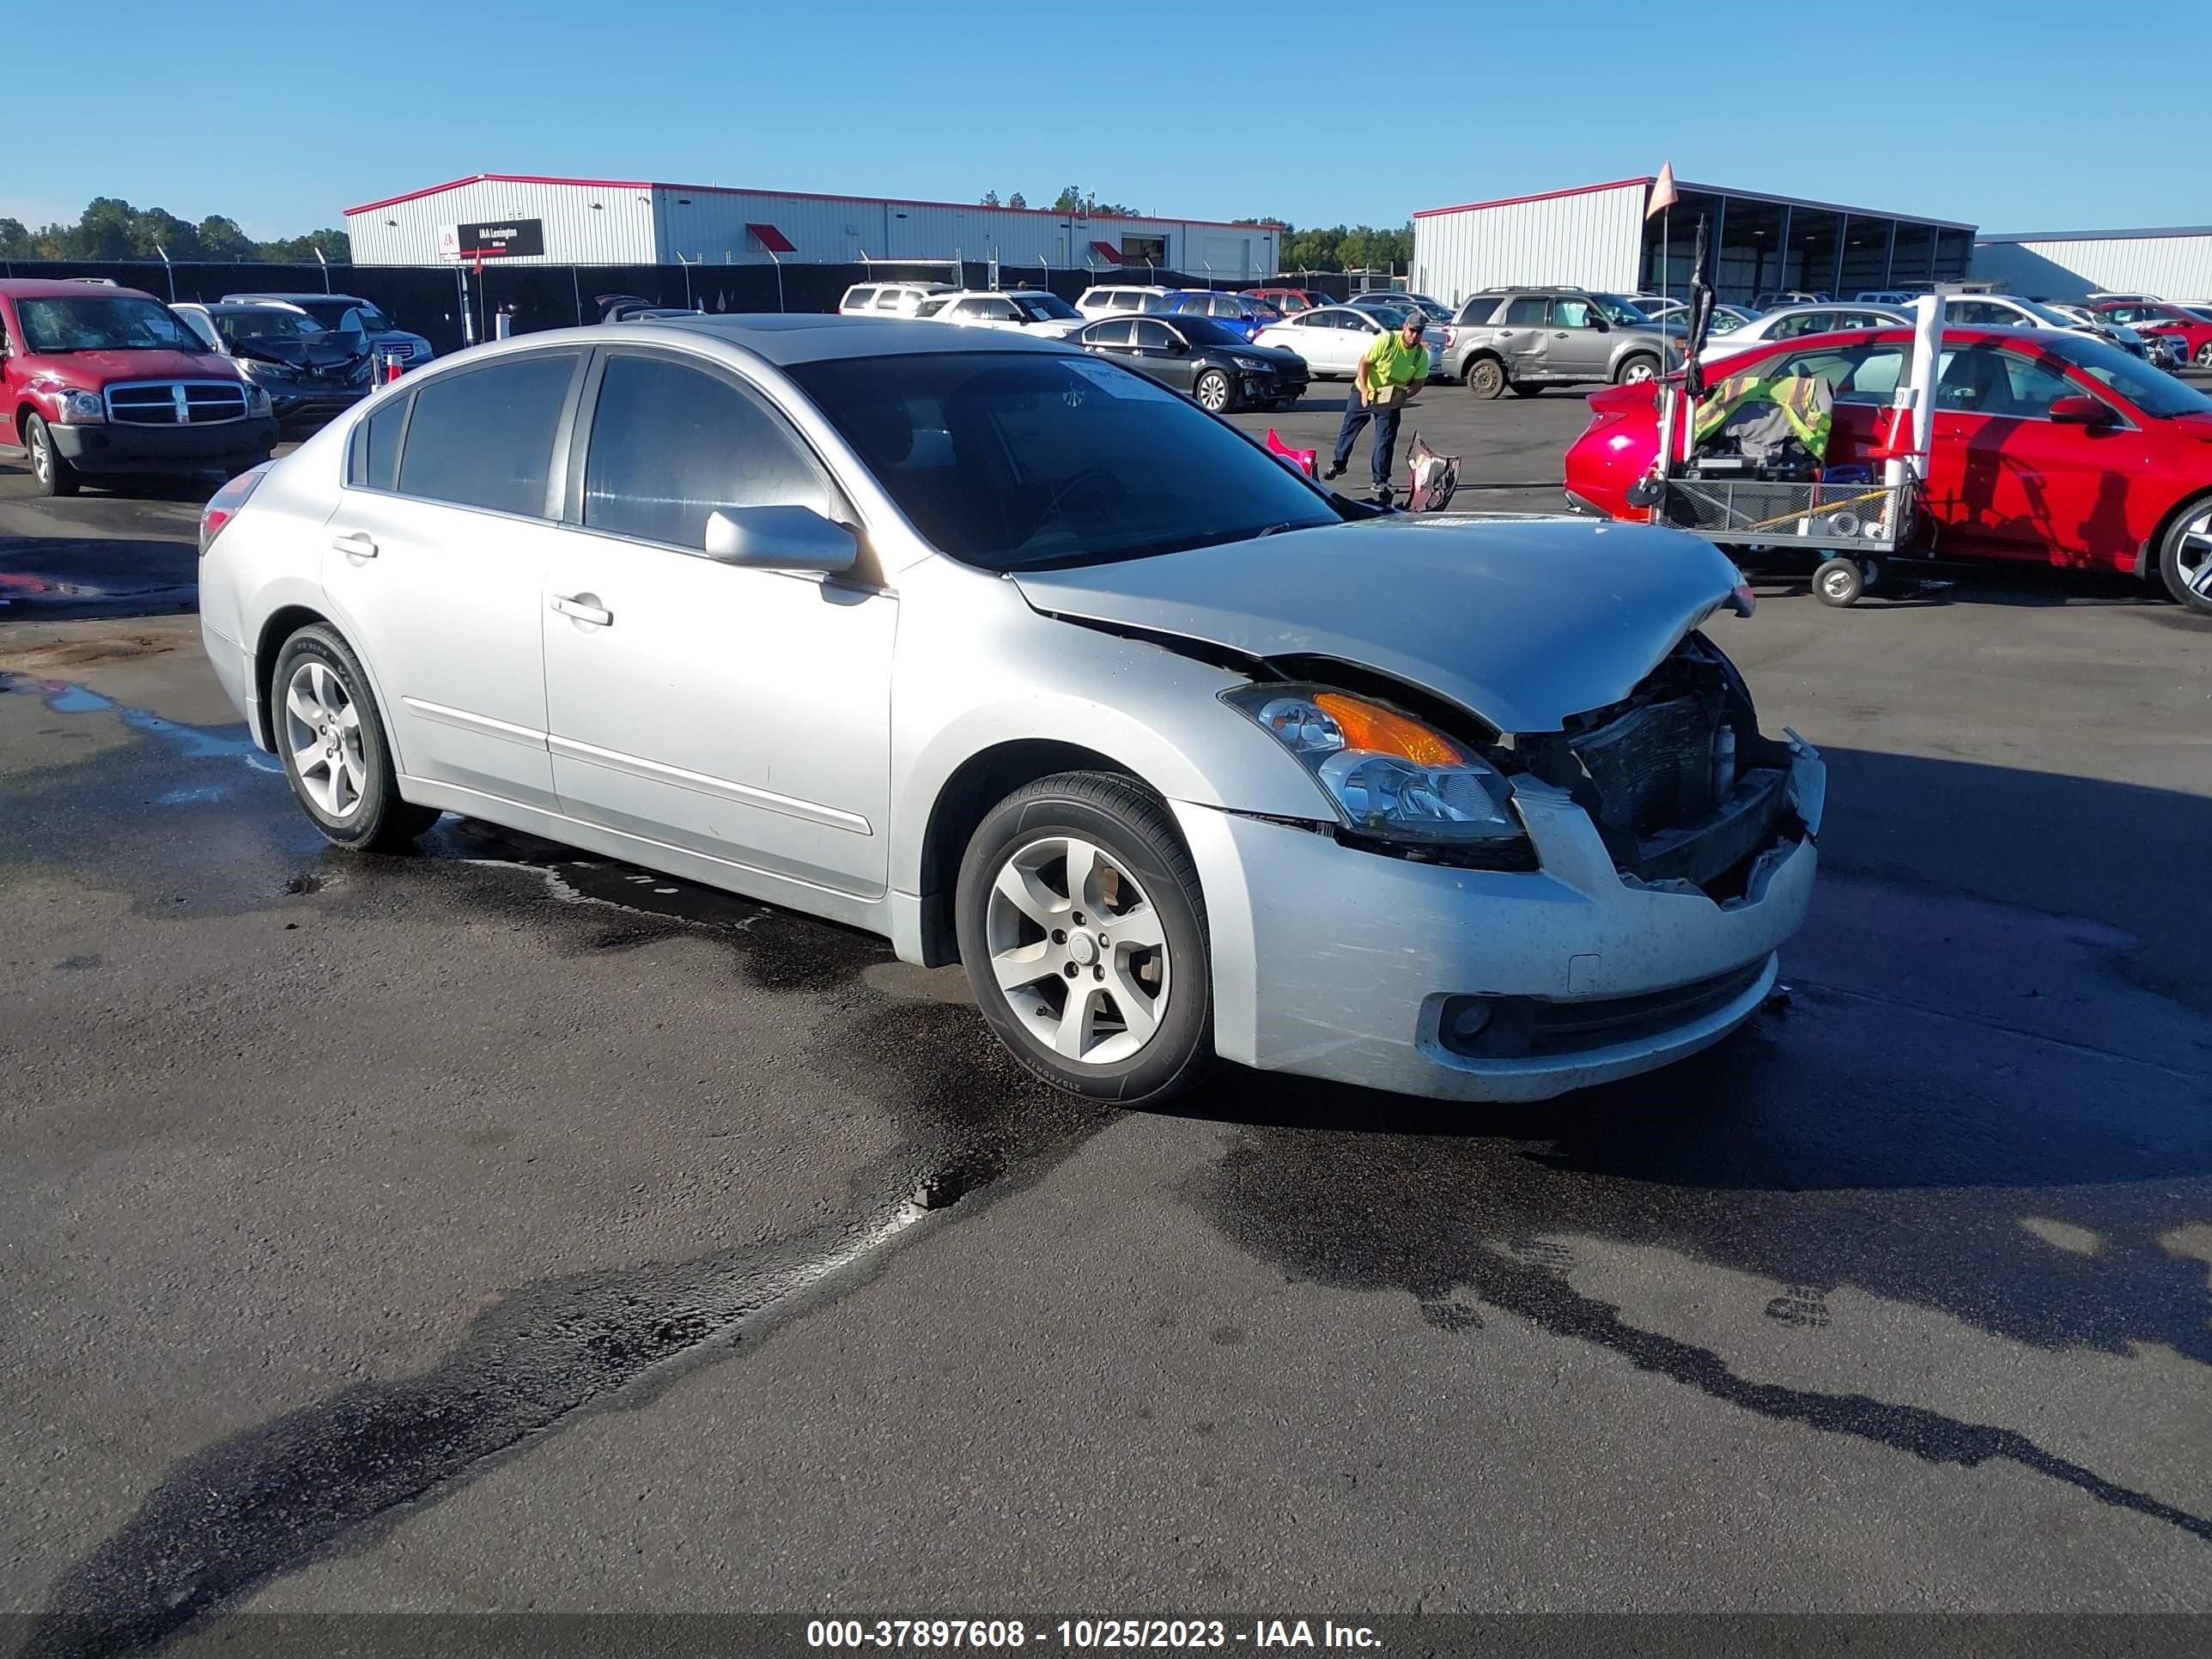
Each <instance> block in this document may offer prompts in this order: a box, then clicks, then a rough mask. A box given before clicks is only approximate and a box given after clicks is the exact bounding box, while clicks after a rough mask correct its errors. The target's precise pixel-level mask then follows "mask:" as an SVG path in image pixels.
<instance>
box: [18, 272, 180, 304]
mask: <svg viewBox="0 0 2212 1659" xmlns="http://www.w3.org/2000/svg"><path fill="white" fill-rule="evenodd" d="M95 292H96V293H98V294H99V295H100V296H101V297H102V298H103V299H109V300H112V299H115V298H117V297H118V296H120V295H126V294H127V295H131V296H132V297H133V298H135V299H140V300H154V299H156V298H157V296H156V295H151V294H149V293H147V292H146V290H145V289H142V288H121V287H117V288H109V287H108V286H106V284H105V283H98V284H95V283H79V282H75V281H72V280H71V279H70V278H69V277H66V276H6V277H0V294H5V295H10V296H11V297H13V298H15V299H18V300H82V299H84V298H85V297H86V296H87V295H88V293H95Z"/></svg>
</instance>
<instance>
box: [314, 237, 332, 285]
mask: <svg viewBox="0 0 2212 1659" xmlns="http://www.w3.org/2000/svg"><path fill="white" fill-rule="evenodd" d="M315 263H316V264H319V265H320V266H321V267H322V268H323V292H324V293H325V294H328V293H329V292H330V291H331V262H330V261H329V260H328V259H325V258H323V251H322V249H320V248H317V249H316V250H315Z"/></svg>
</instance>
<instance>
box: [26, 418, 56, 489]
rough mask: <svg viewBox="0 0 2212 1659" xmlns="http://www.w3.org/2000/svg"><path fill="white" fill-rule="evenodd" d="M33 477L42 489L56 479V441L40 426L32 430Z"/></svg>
mask: <svg viewBox="0 0 2212 1659" xmlns="http://www.w3.org/2000/svg"><path fill="white" fill-rule="evenodd" d="M31 476H32V477H33V478H35V479H37V480H38V483H39V488H40V489H45V488H46V486H47V485H48V484H50V483H52V482H53V479H54V441H53V440H52V438H49V437H48V436H47V435H46V428H44V427H40V426H34V427H33V428H31Z"/></svg>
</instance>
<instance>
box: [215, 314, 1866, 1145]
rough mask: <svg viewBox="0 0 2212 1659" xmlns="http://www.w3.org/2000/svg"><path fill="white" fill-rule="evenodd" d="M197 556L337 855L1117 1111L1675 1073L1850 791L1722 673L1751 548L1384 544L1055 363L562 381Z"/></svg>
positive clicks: (387, 409) (893, 327)
mask: <svg viewBox="0 0 2212 1659" xmlns="http://www.w3.org/2000/svg"><path fill="white" fill-rule="evenodd" d="M201 538H202V548H203V553H204V558H203V562H202V565H201V572H202V578H201V617H202V625H203V629H204V640H205V644H206V648H207V653H208V656H209V659H210V661H211V662H212V663H213V665H214V666H215V669H216V673H217V675H218V676H219V677H220V678H221V680H222V684H223V685H224V687H225V688H226V689H227V690H228V693H229V695H230V696H231V698H232V700H233V701H234V702H235V703H236V704H237V706H238V708H240V711H241V712H242V713H243V714H245V716H246V720H248V722H249V723H250V726H251V729H252V733H253V737H254V738H255V740H256V741H257V742H258V743H259V744H261V745H262V746H264V748H267V749H270V750H273V751H274V752H275V753H276V754H277V755H278V756H279V757H281V758H282V761H283V768H284V772H285V775H286V776H287V778H288V779H289V781H290V784H291V787H292V789H293V791H294V792H295V794H296V795H297V797H298V799H299V802H300V805H301V806H302V807H303V808H304V809H305V811H306V812H307V817H309V818H310V819H311V820H312V821H313V823H314V825H315V827H316V828H317V829H319V830H320V831H321V832H322V834H323V835H324V836H326V837H328V838H329V839H330V840H331V841H332V842H337V844H339V845H340V846H343V847H348V848H388V847H391V846H393V845H396V844H398V843H401V842H405V841H407V840H408V839H410V838H411V837H412V836H416V835H418V834H420V833H421V832H422V830H423V829H426V828H427V827H428V825H429V824H430V823H431V822H432V821H433V820H434V819H435V817H437V816H438V814H439V813H440V812H441V811H455V812H461V813H466V814H468V815H471V816H472V817H479V818H483V819H489V820H491V821H493V822H495V823H502V824H507V825H511V826H513V827H515V828H518V829H524V830H528V831H532V832H534V833H537V834H539V835H542V836H548V837H550V838H552V839H555V840H557V841H561V842H567V843H569V844H572V845H574V846H578V847H581V848H589V849H591V850H592V851H594V852H596V853H599V854H605V855H609V856H612V857H616V858H620V859H623V860H629V861H632V862H634V863H636V864H640V865H643V866H648V867H650V868H653V869H655V870H660V871H665V872H669V873H671V874H673V875H678V876H682V877H686V878H691V879H693V880H696V881H698V882H702V883H705V884H710V885H713V886H715V887H720V888H726V889H729V890H733V891H736V892H739V893H744V894H747V895H750V896H753V897H756V898H758V899H762V900H765V901H769V902H775V903H778V904H782V905H787V906H789V907H791V908H794V909H799V910H803V911H807V912H811V913H812V914H814V915H820V916H825V917H829V918H832V919H834V920H836V921H841V922H845V923H848V924H851V925H853V926H855V927H863V928H867V929H872V930H873V931H875V932H877V933H882V934H884V935H886V936H888V937H889V939H890V940H891V942H892V944H893V945H894V947H895V948H896V951H897V952H898V954H899V955H900V956H901V957H904V958H905V959H907V960H908V961H910V962H914V963H924V964H935V963H949V962H952V961H956V960H957V961H958V962H960V963H963V965H964V968H965V970H966V973H967V976H968V978H969V981H970V983H971V984H972V985H973V987H974V989H975V996H976V999H977V1000H978V1002H979V1003H980V1004H981V1011H982V1013H983V1017H984V1018H986V1019H987V1020H988V1021H989V1022H990V1024H991V1025H992V1026H993V1028H994V1030H996V1031H997V1033H998V1034H999V1036H1000V1037H1002V1038H1003V1039H1004V1040H1005V1042H1006V1044H1007V1046H1008V1047H1009V1048H1011V1049H1012V1051H1013V1052H1014V1053H1015V1054H1017V1055H1018V1056H1019V1057H1020V1058H1021V1060H1023V1061H1024V1062H1025V1063H1026V1064H1027V1065H1028V1066H1030V1067H1031V1068H1032V1069H1033V1070H1034V1071H1035V1072H1036V1073H1038V1074H1039V1075H1040V1076H1042V1077H1043V1078H1045V1079H1048V1080H1050V1081H1051V1082H1053V1083H1055V1084H1057V1085H1060V1086H1061V1087H1064V1088H1066V1089H1069V1090H1073V1091H1080V1092H1083V1093H1085V1094H1089V1095H1093V1096H1097V1097H1104V1098H1109V1099H1114V1100H1118V1101H1122V1102H1127V1103H1143V1102H1149V1101H1157V1100H1160V1099H1163V1098H1164V1097H1167V1096H1169V1095H1171V1094H1173V1093H1174V1092H1176V1091H1177V1090H1179V1089H1181V1088H1182V1087H1184V1086H1186V1085H1188V1084H1189V1083H1191V1082H1192V1081H1193V1080H1194V1079H1196V1078H1198V1077H1200V1075H1202V1074H1203V1073H1205V1071H1206V1068H1207V1067H1208V1066H1211V1065H1212V1063H1213V1062H1214V1061H1215V1060H1217V1059H1219V1060H1230V1061H1236V1062H1239V1063H1242V1064H1244V1065H1248V1066H1261V1067H1271V1068H1274V1069H1279V1070H1282V1071H1286V1072H1296V1073H1306V1074H1309V1075H1312V1076H1316V1077H1322V1078H1329V1079H1342V1080H1344V1081H1346V1082H1352V1083H1358V1084H1364V1085H1370V1086H1375V1087H1380V1088H1385V1089H1392V1090H1398V1091H1406V1092H1409V1093H1413V1094H1421V1095H1429V1096H1434V1097H1449V1098H1458V1099H1530V1098H1536V1097H1544V1096H1549V1095H1554V1094H1558V1093H1559V1092H1561V1091H1565V1090H1568V1089H1571V1088H1575V1087H1577V1086H1580V1085H1585V1084H1591V1083H1596V1082H1600V1081H1602V1080H1604V1079H1611V1078H1617V1077H1621V1076H1625V1075H1627V1074H1629V1073H1635V1072H1639V1071H1643V1070H1645V1069H1648V1068H1650V1067H1651V1066H1657V1065H1660V1064H1662V1063H1664V1062H1666V1061H1668V1060H1674V1059H1675V1058H1678V1057H1679V1056H1681V1055H1684V1054H1689V1053H1692V1051H1694V1050H1697V1049H1699V1048H1704V1047H1705V1046H1706V1045H1708V1044H1710V1043H1712V1042H1717V1040H1719V1039H1720V1038H1721V1037H1722V1036H1724V1035H1725V1034H1726V1033H1727V1032H1729V1030H1733V1029H1734V1028H1735V1026H1737V1025H1738V1024H1741V1023H1742V1022H1743V1021H1744V1020H1745V1019H1747V1018H1749V1017H1750V1016H1751V1014H1752V1013H1753V1012H1754V1011H1755V1010H1756V1008H1757V1007H1758V1006H1759V1002H1760V1000H1761V999H1762V998H1763V997H1764V996H1765V994H1766V992H1767V990H1768V988H1769V987H1770V986H1771V984H1772V982H1773V979H1774V975H1775V972H1776V959H1777V958H1776V952H1777V951H1778V948H1779V947H1780V945H1782V943H1783V942H1784V940H1785V939H1788V938H1789V937H1790V934H1791V933H1794V932H1795V931H1796V928H1797V927H1798V925H1799V923H1800V922H1801V921H1802V919H1803V917H1804V915H1805V910H1806V906H1807V902H1808V897H1809V894H1810V890H1811V886H1812V882H1813V873H1814V846H1813V839H1812V838H1813V834H1814V830H1815V829H1816V828H1817V826H1818V823H1819V821H1820V805H1821V797H1822V789H1823V782H1822V779H1823V774H1822V769H1821V766H1820V761H1819V759H1818V758H1817V757H1815V756H1814V753H1813V752H1812V751H1811V750H1809V749H1808V748H1806V747H1805V746H1804V745H1803V744H1801V743H1799V742H1798V741H1797V740H1796V738H1794V737H1780V738H1778V737H1771V736H1768V735H1766V734H1764V733H1762V732H1760V730H1759V725H1758V722H1757V719H1756V716H1755V714H1754V713H1753V708H1752V704H1751V700H1750V696H1749V694H1748V692H1747V690H1746V689H1745V687H1744V684H1743V682H1742V681H1741V678H1739V677H1738V676H1737V674H1736V672H1735V669H1734V668H1733V667H1732V666H1731V665H1729V661H1728V659H1726V658H1725V657H1724V656H1723V654H1722V653H1721V652H1720V650H1719V649H1718V648H1717V647H1716V646H1715V645H1714V644H1713V642H1712V641H1711V640H1709V639H1708V638H1707V637H1706V636H1705V634H1704V633H1703V632H1702V631H1701V630H1702V629H1703V628H1704V626H1705V623H1706V622H1707V621H1708V619H1709V618H1711V617H1713V616H1714V615H1715V613H1716V612H1717V611H1722V610H1723V609H1728V608H1735V609H1737V610H1739V611H1743V612H1746V613H1747V612H1748V611H1749V608H1750V602H1749V599H1748V595H1747V593H1746V592H1743V591H1742V590H1741V588H1740V586H1739V578H1738V576H1737V574H1736V573H1735V570H1734V568H1732V567H1731V566H1730V565H1729V562H1728V561H1727V560H1726V559H1725V558H1724V557H1723V556H1721V555H1720V554H1719V553H1718V552H1717V551H1716V550H1714V549H1713V548H1712V547H1711V545H1709V544H1706V543H1705V542H1702V541H1699V540H1695V539H1692V538H1689V537H1687V536H1683V535H1679V534H1676V533H1674V532H1669V531H1663V530H1656V529H1650V528H1647V527H1643V526H1624V525H1613V526H1590V525H1586V524H1583V523H1579V522H1575V521H1570V520H1516V519H1500V520H1494V521H1483V520H1478V519H1460V520H1413V519H1409V518H1407V517H1403V516H1400V515H1395V514H1389V513H1376V511H1375V510H1374V509H1370V508H1366V507H1358V506H1356V505H1354V504H1352V503H1348V502H1344V501H1339V500H1337V499H1336V498H1334V496H1332V495H1329V494H1328V492H1326V491H1324V490H1322V489H1317V488H1316V487H1315V486H1314V485H1313V484H1312V483H1310V482H1309V481H1307V480H1306V479H1304V478H1303V477H1300V476H1298V475H1297V474H1296V473H1295V472H1293V471H1291V470H1290V469H1289V468H1287V467H1286V466H1285V465H1282V464H1281V463H1279V461H1277V460H1276V459H1273V458H1272V457H1270V456H1269V455H1268V454H1267V453H1266V452H1265V451H1264V450H1262V449H1261V448H1260V447H1258V446H1257V445H1256V444H1255V443H1254V442H1252V441H1250V440H1249V439H1248V438H1246V437H1245V436H1244V435H1242V434H1241V433H1239V432H1237V430H1236V429H1235V428H1232V427H1230V426H1229V425H1227V424H1225V423H1224V422H1220V421H1218V420H1216V419H1214V418H1213V417H1212V416H1208V415H1206V413H1205V412H1204V411H1202V410H1200V409H1199V408H1198V407H1197V406H1196V405H1195V404H1193V403H1191V402H1190V401H1189V400H1188V399H1187V398H1182V397H1180V396H1178V395H1176V394H1175V393H1173V392H1169V391H1166V390H1164V389H1163V388H1162V387H1161V386H1158V385H1157V384H1156V383H1155V382H1153V381H1152V380H1148V379H1146V378H1145V377H1143V376H1141V375H1138V374H1132V373H1130V372H1128V371H1127V370H1126V369H1124V368H1121V367H1119V366H1118V365H1116V364H1114V363H1111V362H1104V361H1102V360H1099V359H1097V358H1095V357H1091V356H1085V355H1084V354H1083V353H1080V352H1079V351H1076V350H1073V349H1070V348H1068V347H1066V346H1061V345H1057V344H1053V343H1046V342H1042V341H1036V340H1030V339H1027V338H1024V337H1018V336H1013V335H1007V334H991V333H983V332H980V331H978V332H963V331H955V330H951V329H945V328H943V327H940V326H938V325H933V324H929V323H926V322H901V321H887V320H878V319H864V318H836V317H801V316H787V317H763V318H752V319H741V318H714V319H699V320H698V321H696V322H692V321H683V322H675V323H641V324H639V325H635V326H632V327H626V328H624V329H622V330H620V331H609V330H605V329H583V330H567V331H557V332H553V333H547V334H536V335H531V336H527V337H523V338H520V339H516V340H513V341H511V342H507V343H503V344H499V345H494V346H489V347H483V348H479V349H474V350H471V351H469V352H466V353H463V354H460V355H459V356H455V357H453V358H451V359H448V360H446V361H443V362H439V363H437V364H435V365H434V366H433V367H431V368H428V369H426V370H423V371H421V372H419V373H417V374H412V375H410V376H409V377H407V379H405V380H402V381H399V382H398V383H396V384H394V385H392V386H388V387H385V388H382V389H380V391H379V392H378V393H377V394H376V396H375V397H374V398H373V399H371V400H370V401H369V402H368V403H367V404H363V405H362V407H361V408H360V409H359V410H356V411H355V412H354V413H353V414H351V415H350V416H348V417H346V418H344V419H343V420H342V421H340V422H337V423H336V424H333V425H332V426H331V427H329V428H325V430H324V431H323V432H321V433H319V434H318V435H316V436H315V437H313V438H312V439H310V440H309V441H307V443H305V444H303V445H302V446H301V447H300V449H299V450H298V451H297V452H296V453H293V454H292V455H290V456H288V457H287V458H285V459H283V460H282V461H279V462H276V463H275V464H274V465H271V466H269V467H267V468H264V469H258V470H257V471H255V472H253V473H250V474H247V475H246V476H245V477H241V478H239V479H235V480H234V481H233V482H232V483H230V484H228V485H227V486H226V487H225V488H224V489H223V490H222V491H221V492H220V493H218V495H216V497H215V499H214V500H213V501H211V502H210V504H209V507H208V511H207V513H206V516H205V517H204V520H203V522H202V527H201ZM701 994H702V995H704V994H711V993H709V992H708V990H707V989H706V988H705V987H702V992H701Z"/></svg>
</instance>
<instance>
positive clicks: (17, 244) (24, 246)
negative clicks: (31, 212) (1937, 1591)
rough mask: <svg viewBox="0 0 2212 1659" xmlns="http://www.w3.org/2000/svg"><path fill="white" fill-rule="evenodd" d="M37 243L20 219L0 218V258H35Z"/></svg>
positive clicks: (36, 256) (37, 255)
mask: <svg viewBox="0 0 2212 1659" xmlns="http://www.w3.org/2000/svg"><path fill="white" fill-rule="evenodd" d="M38 257H39V245H38V243H37V242H35V241H34V240H32V237H31V233H30V230H29V228H27V226H26V225H25V224H24V223H23V222H22V221H21V219H0V259H35V258H38Z"/></svg>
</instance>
